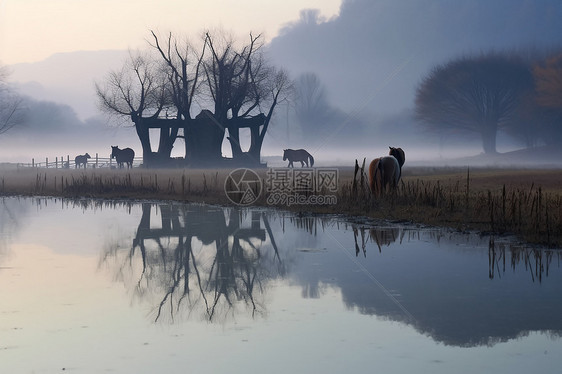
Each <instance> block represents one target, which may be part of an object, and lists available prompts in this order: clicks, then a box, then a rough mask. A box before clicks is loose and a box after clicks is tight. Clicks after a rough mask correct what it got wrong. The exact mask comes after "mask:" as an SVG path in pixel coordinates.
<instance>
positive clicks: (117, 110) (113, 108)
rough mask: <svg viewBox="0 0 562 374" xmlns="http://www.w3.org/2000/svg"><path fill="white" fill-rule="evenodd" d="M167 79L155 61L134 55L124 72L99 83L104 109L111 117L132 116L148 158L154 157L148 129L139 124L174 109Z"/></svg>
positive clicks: (130, 56) (140, 55) (98, 94)
mask: <svg viewBox="0 0 562 374" xmlns="http://www.w3.org/2000/svg"><path fill="white" fill-rule="evenodd" d="M165 79H166V77H165V75H163V74H162V69H161V68H160V66H159V64H158V63H157V62H156V61H155V60H154V59H153V58H151V57H150V56H148V55H146V54H141V53H133V52H131V53H130V54H129V58H128V59H127V61H126V62H125V64H124V66H123V68H122V69H121V70H119V71H112V72H110V73H109V74H108V76H107V78H106V80H105V81H104V84H103V85H102V84H98V83H96V93H97V96H98V99H99V107H100V109H101V110H102V111H104V112H106V113H109V114H111V115H119V116H130V118H131V119H132V121H133V122H134V123H135V129H136V131H137V135H138V137H139V140H140V142H141V145H142V147H143V156H144V157H147V158H149V157H150V153H151V147H150V139H149V133H148V128H146V127H143V126H141V125H140V124H139V120H140V119H141V118H143V117H147V118H157V117H158V115H159V114H160V112H161V111H162V110H163V109H164V108H165V107H167V106H170V105H171V99H170V97H169V95H168V94H169V92H168V91H167V90H166V85H165Z"/></svg>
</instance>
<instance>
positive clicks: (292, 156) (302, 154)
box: [283, 149, 314, 168]
mask: <svg viewBox="0 0 562 374" xmlns="http://www.w3.org/2000/svg"><path fill="white" fill-rule="evenodd" d="M286 160H289V165H287V167H290V168H292V167H293V161H300V163H301V167H304V165H305V164H306V167H308V160H310V167H312V166H314V157H312V155H311V154H310V153H308V152H307V151H305V150H304V149H296V150H295V149H284V150H283V161H286Z"/></svg>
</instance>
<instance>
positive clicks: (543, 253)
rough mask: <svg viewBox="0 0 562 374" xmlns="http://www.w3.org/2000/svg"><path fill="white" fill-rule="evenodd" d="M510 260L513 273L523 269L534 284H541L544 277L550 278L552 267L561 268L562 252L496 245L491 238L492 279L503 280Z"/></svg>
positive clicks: (511, 245) (489, 255)
mask: <svg viewBox="0 0 562 374" xmlns="http://www.w3.org/2000/svg"><path fill="white" fill-rule="evenodd" d="M506 252H507V253H506ZM508 258H509V267H510V269H511V270H512V271H516V270H517V269H518V268H520V267H523V268H524V270H525V271H526V272H528V273H529V274H530V277H531V280H532V281H533V282H539V283H540V282H542V280H543V276H544V277H548V274H549V271H550V269H551V267H553V266H555V267H557V268H559V267H560V260H561V259H562V253H561V252H560V250H552V249H544V248H536V247H532V246H524V245H517V244H514V243H505V242H500V243H496V241H495V239H494V237H491V238H490V242H489V248H488V268H489V271H488V273H489V277H490V279H494V277H498V278H501V277H502V274H505V272H506V270H509V269H506V261H507V259H508Z"/></svg>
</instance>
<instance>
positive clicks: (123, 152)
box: [111, 145, 135, 169]
mask: <svg viewBox="0 0 562 374" xmlns="http://www.w3.org/2000/svg"><path fill="white" fill-rule="evenodd" d="M111 158H115V161H117V165H118V166H119V169H122V168H123V163H126V164H127V169H128V168H132V167H133V159H134V158H135V151H133V150H132V149H131V148H124V149H119V147H118V146H113V145H112V146H111Z"/></svg>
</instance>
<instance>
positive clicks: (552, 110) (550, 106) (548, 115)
mask: <svg viewBox="0 0 562 374" xmlns="http://www.w3.org/2000/svg"><path fill="white" fill-rule="evenodd" d="M533 76H534V78H535V90H536V95H535V98H534V99H535V100H534V102H533V104H534V107H533V108H534V111H533V115H534V117H535V118H537V120H538V121H539V124H540V125H539V129H540V133H541V136H542V138H543V139H544V141H545V143H546V144H560V143H562V128H561V126H560V125H561V123H562V53H560V52H558V53H555V54H553V55H551V56H550V57H547V58H546V59H545V60H544V61H542V62H541V63H539V64H536V65H535V66H534V68H533Z"/></svg>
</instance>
